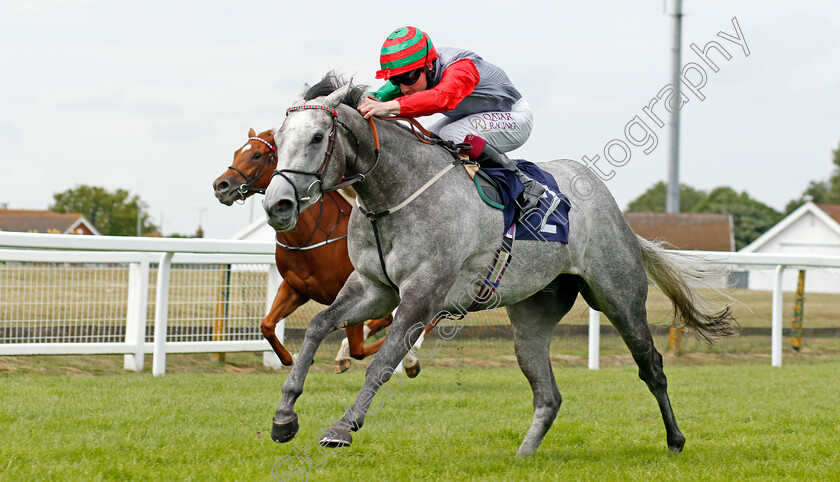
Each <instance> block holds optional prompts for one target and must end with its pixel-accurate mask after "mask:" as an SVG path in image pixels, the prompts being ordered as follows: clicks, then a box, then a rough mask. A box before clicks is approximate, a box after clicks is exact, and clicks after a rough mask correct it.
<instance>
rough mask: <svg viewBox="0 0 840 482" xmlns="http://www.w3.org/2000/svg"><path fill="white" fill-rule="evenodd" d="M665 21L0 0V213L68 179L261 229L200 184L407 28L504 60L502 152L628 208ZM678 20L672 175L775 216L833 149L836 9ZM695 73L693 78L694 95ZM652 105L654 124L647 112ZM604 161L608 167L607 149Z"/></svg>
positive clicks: (450, 7)
mask: <svg viewBox="0 0 840 482" xmlns="http://www.w3.org/2000/svg"><path fill="white" fill-rule="evenodd" d="M314 6H318V10H314V9H313V7H314ZM670 8H671V7H670V2H669V4H668V6H666V4H665V2H663V1H662V0H655V1H654V0H652V1H633V2H629V1H626V0H612V1H603V2H594V1H574V2H572V1H559V0H550V1H527V0H522V1H516V2H510V1H482V2H452V1H446V2H440V1H434V0H426V1H423V2H382V1H376V2H374V1H367V0H357V1H343V2H315V3H313V2H301V1H289V0H280V1H278V0H273V1H251V2H249V1H240V2H231V1H224V2H218V1H173V0H167V1H154V0H152V1H150V0H144V1H92V0H68V1H57V0H26V1H19V2H11V1H4V2H2V4H0V70H2V72H3V74H2V76H0V146H2V148H0V159H2V166H3V173H4V174H5V176H4V180H5V183H4V184H5V188H4V189H2V191H0V204H7V205H8V207H9V208H15V209H46V208H47V206H48V205H49V204H50V203H51V202H52V195H53V193H56V192H60V191H64V190H66V189H69V188H72V187H74V186H77V185H79V184H92V185H98V186H103V187H106V188H108V189H110V190H114V189H117V188H124V189H127V190H129V191H130V192H131V193H132V194H138V195H139V196H140V197H141V198H142V199H143V200H144V201H146V202H147V203H148V204H149V210H150V212H151V214H152V216H153V219H154V220H155V221H156V222H157V223H160V221H161V219H163V232H164V233H165V234H171V233H173V232H177V233H184V234H185V233H193V232H195V230H196V228H197V227H198V224H199V220H201V223H202V224H203V227H204V229H205V232H206V235H207V236H208V237H220V238H227V237H230V236H232V235H233V234H234V233H235V232H236V231H239V230H240V229H242V228H243V227H245V226H246V225H247V224H248V223H249V221H250V220H251V218H252V216H253V218H254V219H257V218H262V217H263V214H262V212H261V211H260V208H259V204H257V205H256V207H254V208H251V207H250V204H251V203H250V202H249V203H248V204H247V205H245V206H240V205H235V206H233V207H226V206H222V205H221V204H219V203H218V202H217V201H216V200H215V198H214V197H213V193H212V188H211V182H212V181H213V180H214V179H215V178H216V177H217V176H218V175H219V174H221V172H222V171H224V169H225V168H226V167H227V166H228V165H229V164H230V163H231V161H232V158H233V152H234V150H236V149H237V148H239V147H241V146H242V145H243V144H244V142H245V141H246V137H247V133H248V129H249V128H251V127H253V128H254V129H256V130H257V131H258V132H259V131H262V130H265V129H268V128H271V127H279V126H280V124H281V123H282V120H283V117H284V112H285V109H286V108H287V107H288V106H289V105H290V103H291V102H292V100H293V99H294V97H295V95H296V94H297V93H298V91H299V90H300V88H301V86H302V84H303V83H304V82H310V83H312V82H315V81H317V80H318V79H320V78H321V76H323V74H324V73H325V72H327V71H328V70H330V69H336V70H338V71H340V72H342V73H345V74H347V75H348V76H353V77H354V78H355V81H356V82H360V83H365V84H371V85H377V86H378V84H379V83H378V81H376V80H375V79H374V77H373V74H374V72H375V71H376V70H377V68H378V60H379V59H378V52H379V47H380V46H381V44H382V42H383V40H384V39H385V37H386V36H387V35H388V34H389V33H390V32H391V31H392V30H393V29H395V28H397V27H401V26H404V25H415V26H417V27H419V28H421V29H423V30H425V31H426V32H428V33H429V34H430V35H431V37H432V39H433V41H434V43H435V44H436V45H440V46H454V47H461V48H466V49H470V50H473V51H475V52H477V53H479V54H480V55H481V56H483V57H484V58H485V59H486V60H489V61H490V62H493V63H495V64H497V65H499V66H500V67H502V68H503V69H505V70H506V71H507V73H508V75H509V77H510V78H511V79H512V80H513V82H514V83H515V84H516V85H517V87H518V88H519V90H520V91H521V92H522V93H523V95H524V96H525V97H526V98H527V99H528V100H529V101H530V103H531V105H532V107H533V110H534V117H535V126H534V131H533V134H532V135H531V138H530V140H529V141H528V142H527V143H526V144H525V146H523V147H522V148H520V149H519V150H517V151H514V153H513V154H512V156H513V157H521V158H526V159H529V160H533V161H536V162H540V161H547V160H551V159H555V158H561V157H562V158H571V159H576V160H582V159H583V157H584V156H588V157H589V158H590V159H594V156H596V155H599V156H600V157H601V158H602V159H601V160H600V161H598V164H597V165H598V166H599V167H602V168H603V171H604V172H605V173H607V174H608V173H609V172H610V171H612V172H614V175H613V176H612V178H611V179H610V180H609V181H607V185H608V186H609V188H610V189H611V190H612V192H613V194H614V196H615V197H616V199H617V201H618V203H619V205H620V206H621V207H622V208H625V207H626V206H627V203H628V202H629V201H631V200H632V199H634V198H635V197H637V196H639V195H640V194H642V193H643V192H644V191H645V190H646V189H648V188H649V187H651V186H652V185H653V184H654V183H656V182H657V181H660V180H665V177H666V173H667V159H668V149H669V141H668V128H667V126H666V127H663V128H659V127H658V126H656V125H655V123H654V121H653V120H652V119H651V117H650V116H647V115H646V114H645V112H644V111H643V108H645V107H646V106H648V105H650V104H651V102H652V101H653V100H654V99H655V98H656V97H657V95H658V94H659V93H660V91H662V89H663V87H665V86H666V85H667V84H669V82H670V74H669V72H670V69H671V54H670V49H671V39H672V18H671V17H670V16H668V14H667V12H666V10H667V9H670ZM683 8H684V12H685V17H684V20H683V64H688V63H691V62H693V63H695V64H696V65H698V66H700V67H701V68H702V69H703V73H704V74H705V75H706V77H707V78H706V79H705V86H704V87H703V88H702V89H700V90H699V95H695V94H693V93H691V92H685V94H686V96H687V98H688V102H687V103H686V104H685V105H683V108H682V137H681V150H680V152H681V161H682V162H681V167H680V170H681V176H680V178H681V179H680V180H681V182H683V183H686V184H689V185H691V186H693V187H695V188H700V189H705V190H709V189H712V188H714V187H717V186H720V185H728V186H731V187H733V188H734V189H736V190H738V191H746V192H748V193H749V194H750V196H753V197H755V198H757V199H758V200H760V201H762V202H764V203H767V204H769V205H771V206H773V207H774V208H776V209H779V210H781V209H783V208H784V205H785V204H786V203H787V202H788V201H789V200H791V199H792V198H795V197H798V196H799V195H800V194H801V193H802V191H803V190H804V189H805V188H806V187H807V185H808V182H809V181H811V180H823V179H826V178H827V177H828V176H829V174H830V172H831V168H832V164H831V151H832V149H836V148H837V147H838V143H840V62H838V58H840V57H838V53H837V52H838V51H840V22H839V21H838V18H840V2H837V1H829V0H826V1H800V2H768V1H759V0H755V1H738V2H733V1H699V0H686V1H685V2H684V7H683ZM733 18H736V19H737V23H738V25H739V26H740V29H741V32H742V37H743V39H744V41H745V43H746V47H743V46H740V45H738V44H737V43H735V42H733V41H731V40H727V39H726V38H724V37H721V36H719V35H718V33H719V32H723V33H724V34H725V35H729V36H730V39H731V38H734V37H736V36H737V33H736V30H735V27H734V26H733ZM712 40H714V41H717V42H718V43H719V44H720V45H721V46H722V47H723V48H724V49H725V50H726V51H727V53H728V54H729V55H730V56H731V58H730V59H729V60H725V59H724V58H723V57H722V56H720V55H719V53H717V52H712V53H710V54H709V55H710V57H711V59H712V60H713V61H715V62H714V63H715V64H716V65H717V67H718V68H719V71H718V72H716V73H715V72H714V71H713V70H712V68H711V67H710V66H709V65H708V64H705V63H704V62H703V61H702V60H700V59H699V57H698V56H697V55H696V54H695V53H693V52H692V51H691V50H690V48H689V46H690V44H692V43H693V44H696V45H697V46H698V47H699V48H701V49H702V48H704V47H705V46H706V45H707V44H708V42H710V41H712ZM745 49H748V51H749V55H748V56H747V55H746V52H745ZM700 75H701V74H700V73H699V72H698V71H696V70H695V71H694V72H693V73H692V74H689V76H690V78H691V79H693V81H694V82H696V83H699V81H700V80H701V77H700ZM701 97H703V100H701ZM652 111H653V112H654V113H657V112H658V113H659V114H660V116H661V117H662V118H663V120H665V121H666V122H667V113H666V112H665V111H664V110H663V107H662V102H660V103H658V104H654V106H653V110H652ZM635 116H639V118H640V119H642V120H643V121H645V122H646V125H648V127H649V128H650V131H651V132H652V133H653V134H654V135H656V136H657V142H658V144H657V145H656V147H655V148H652V149H651V147H652V144H651V143H650V142H649V143H648V144H647V146H642V147H636V146H633V145H632V144H630V143H628V140H627V139H626V135H625V126H626V125H627V124H628V123H629V122H631V121H632V120H633V119H634V118H635ZM640 129H641V128H640V127H635V128H633V129H631V133H635V135H636V136H637V137H641V133H642V131H641V130H640ZM613 139H618V140H620V141H622V142H624V143H625V144H626V145H627V146H628V147H630V159H629V161H626V164H624V165H622V166H620V167H614V166H611V165H610V164H609V163H608V162H606V160H604V159H603V158H604V148H605V146H607V145H608V143H609V142H610V141H611V140H613ZM616 146H617V147H616ZM646 148H647V150H648V151H649V153H647V154H646V153H645V152H644V150H645V149H646ZM610 153H611V155H613V157H614V158H616V159H617V160H618V161H621V160H622V159H621V157H623V156H622V155H620V154H622V151H621V147H620V145H618V144H613V147H612V148H611V149H610Z"/></svg>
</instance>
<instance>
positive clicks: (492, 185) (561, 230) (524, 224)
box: [464, 160, 571, 243]
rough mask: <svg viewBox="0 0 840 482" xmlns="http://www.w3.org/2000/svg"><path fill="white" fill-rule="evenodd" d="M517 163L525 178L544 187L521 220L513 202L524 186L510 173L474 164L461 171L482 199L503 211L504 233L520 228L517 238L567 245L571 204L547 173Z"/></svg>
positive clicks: (516, 206) (521, 162)
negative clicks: (544, 189) (540, 195)
mask: <svg viewBox="0 0 840 482" xmlns="http://www.w3.org/2000/svg"><path fill="white" fill-rule="evenodd" d="M517 163H518V166H519V169H520V170H521V171H522V172H523V173H524V174H525V175H526V176H528V177H530V178H531V179H533V180H535V181H536V182H539V183H540V184H542V185H543V187H545V188H546V191H545V194H543V197H542V199H541V200H540V204H539V206H538V207H537V209H534V210H533V211H530V212H529V213H527V215H526V216H524V219H520V213H519V205H518V203H517V202H516V198H517V196H518V195H519V194H520V193H521V192H522V190H523V189H524V186H523V185H522V183H521V182H520V181H519V180H518V179H517V178H516V176H515V175H514V174H512V172H511V171H509V170H506V169H501V168H492V167H491V168H479V167H478V165H476V164H464V169H466V171H467V174H469V176H470V177H471V178H472V180H473V183H474V184H475V188H476V191H477V192H478V196H479V197H480V198H481V200H482V201H484V203H485V204H487V205H488V206H491V207H493V208H495V209H499V210H501V211H502V212H503V215H504V221H505V233H509V232H511V229H512V228H513V227H514V226H515V225H519V226H520V228H521V229H519V230H518V231H515V232H516V239H530V240H536V241H554V242H561V243H567V242H568V235H569V211H570V208H571V202H570V201H569V199H568V198H567V197H566V196H565V195H563V194H562V193H561V192H560V191H559V189H558V188H557V181H556V180H555V179H554V177H553V176H551V175H550V174H549V173H547V172H546V171H543V170H542V169H540V168H539V166H537V165H536V164H534V163H531V162H528V161H524V160H519V161H517Z"/></svg>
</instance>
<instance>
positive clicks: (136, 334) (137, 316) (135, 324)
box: [123, 260, 149, 372]
mask: <svg viewBox="0 0 840 482" xmlns="http://www.w3.org/2000/svg"><path fill="white" fill-rule="evenodd" d="M148 305H149V261H148V260H143V261H140V262H139V263H131V264H130V265H129V268H128V307H127V310H126V311H127V312H126V323H125V342H126V343H128V344H132V345H134V346H135V347H136V348H135V349H134V353H130V354H126V355H125V359H124V361H123V368H125V369H126V370H134V371H135V372H142V371H143V362H144V360H143V358H144V356H145V350H144V349H143V346H144V344H145V343H146V310H147V309H148Z"/></svg>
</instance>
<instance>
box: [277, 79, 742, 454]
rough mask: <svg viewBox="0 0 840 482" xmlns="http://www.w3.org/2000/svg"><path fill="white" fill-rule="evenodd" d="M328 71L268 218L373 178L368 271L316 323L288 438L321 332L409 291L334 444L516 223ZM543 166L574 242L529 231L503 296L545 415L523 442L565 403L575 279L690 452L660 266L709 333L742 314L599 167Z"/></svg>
mask: <svg viewBox="0 0 840 482" xmlns="http://www.w3.org/2000/svg"><path fill="white" fill-rule="evenodd" d="M322 82H334V83H335V90H334V91H333V92H332V93H331V94H329V95H326V96H322V97H319V98H317V99H314V100H312V101H308V102H304V101H303V100H298V101H296V103H295V104H294V105H293V107H291V108H290V109H289V111H287V117H286V119H285V121H284V123H283V125H282V127H281V128H280V130H279V131H278V132H277V134H276V137H275V140H276V142H277V158H278V161H277V169H278V170H277V171H275V176H274V178H273V179H272V181H271V184H270V185H269V187H268V189H267V190H266V195H265V199H264V201H263V207H264V208H265V211H266V213H267V217H268V223H269V224H270V225H271V226H273V227H274V228H275V229H278V230H285V229H291V228H293V227H294V226H295V222H296V220H297V216H298V214H299V212H300V211H302V210H303V209H306V207H307V206H308V205H309V203H311V202H314V201H315V200H317V198H318V196H319V195H320V193H321V192H322V191H325V190H329V189H333V188H335V187H336V186H337V185H339V184H344V183H347V182H353V181H360V182H356V183H355V184H354V188H355V189H356V192H357V193H358V204H359V206H360V207H361V208H362V209H355V210H354V211H353V214H352V217H351V219H350V225H349V233H350V236H349V252H350V259H351V261H352V262H353V266H354V267H355V271H354V272H353V273H352V274H351V275H350V277H349V279H348V280H347V283H346V284H345V285H344V288H342V290H341V292H340V293H339V294H338V297H337V298H336V300H335V302H334V303H333V304H332V305H331V306H330V307H329V308H327V309H326V310H324V311H322V312H321V313H319V314H318V315H316V316H315V317H314V318H313V320H312V322H311V323H310V325H309V327H308V328H307V330H306V335H305V339H304V341H303V345H302V347H301V350H300V353H299V355H298V358H297V363H296V364H295V366H294V367H293V368H292V370H291V372H290V373H289V376H288V377H287V378H286V381H285V383H284V384H283V399H282V401H281V403H280V405H279V406H278V408H277V412H276V414H275V416H274V419H273V426H272V432H271V436H272V439H274V440H275V441H277V442H286V441H289V440H291V439H292V438H293V437H294V436H295V435H296V433H297V431H298V429H299V425H298V420H297V414H296V413H295V411H294V404H295V401H296V400H297V399H298V397H299V396H300V395H301V393H302V391H303V384H304V380H305V377H306V374H307V371H308V369H309V367H310V365H311V364H312V361H313V357H314V355H315V351H316V350H317V348H318V346H319V345H320V343H321V342H322V340H323V339H324V338H325V337H326V336H327V335H328V334H329V333H330V332H332V331H334V330H337V329H339V328H343V327H344V326H346V325H347V324H355V323H362V322H364V321H365V320H368V319H372V318H379V317H382V316H385V315H386V314H388V313H390V312H391V311H392V310H393V309H394V308H395V307H396V306H397V305H398V304H399V310H397V313H396V316H395V317H394V321H393V325H392V327H391V331H390V332H389V333H388V336H387V338H386V340H385V343H384V344H383V346H382V348H381V350H380V352H379V354H377V355H376V357H375V358H374V359H373V361H372V362H371V364H370V366H369V368H368V369H367V372H366V378H365V382H364V385H363V387H362V389H361V390H360V392H359V393H358V395H357V397H356V399H355V402H354V404H353V405H352V406H350V407H349V408H348V409H347V411H346V412H345V414H344V416H343V417H342V418H341V420H339V421H336V422H334V423H333V424H332V425H331V426H330V427H329V429H327V430H325V431H324V432H322V434H321V436H320V438H319V443H321V444H323V445H329V446H344V445H349V444H350V443H351V442H352V436H351V432H354V431H357V430H359V429H360V428H361V427H362V424H363V423H364V421H365V415H366V413H367V411H368V410H369V409H370V405H371V402H372V400H373V398H374V396H375V394H376V393H377V390H378V389H379V387H380V386H381V385H382V384H384V383H385V382H387V381H388V380H389V379H390V378H391V376H392V374H393V372H394V368H395V367H396V366H397V364H398V363H399V361H400V360H401V359H402V358H403V356H405V354H406V352H407V351H408V350H409V348H410V347H411V346H412V345H413V344H414V342H415V340H416V339H417V338H418V337H419V335H420V334H421V333H422V331H423V327H424V326H425V325H426V324H427V323H428V322H429V321H431V320H432V319H434V318H435V317H436V316H440V315H442V314H459V313H460V314H463V312H464V310H465V308H464V306H467V305H469V303H470V301H471V300H470V299H469V298H471V296H472V294H474V293H478V292H479V290H480V288H481V285H482V283H483V280H484V278H485V276H486V274H487V269H488V267H489V266H491V265H493V261H494V257H495V255H496V250H497V248H498V247H499V246H500V245H501V243H502V234H503V230H504V226H503V224H504V223H503V217H502V214H501V211H499V210H497V209H494V208H491V207H489V206H488V205H486V204H485V203H484V202H482V200H481V199H480V198H479V196H478V195H477V193H476V189H475V186H474V185H473V182H472V181H471V180H470V178H469V177H468V174H467V173H466V172H465V170H464V169H463V168H461V167H456V168H452V166H453V165H454V164H455V163H453V155H451V153H450V152H449V151H447V150H446V149H444V148H442V147H441V146H438V145H427V144H424V143H421V142H418V140H417V139H416V138H415V137H414V135H412V133H411V132H410V131H409V130H408V129H406V128H405V127H404V126H401V125H399V124H398V123H395V122H384V121H382V120H380V119H377V120H376V121H375V122H372V123H370V124H369V122H368V121H366V120H365V119H364V118H363V117H362V116H361V115H360V114H359V113H358V112H357V111H356V110H355V108H354V107H355V106H356V105H357V104H358V101H359V99H360V98H361V96H362V95H364V89H363V88H362V87H358V86H353V85H351V84H348V83H344V84H343V85H339V84H341V82H340V81H336V79H335V78H332V79H330V78H329V75H328V77H326V78H325V79H324V81H322ZM372 125H375V128H376V131H377V132H378V141H376V140H375V137H374V133H373V132H372V129H371V127H372ZM377 144H378V145H377ZM377 147H378V149H377ZM540 167H542V168H543V169H545V170H546V171H548V172H549V173H551V174H552V175H553V176H554V177H555V178H556V179H557V181H558V185H559V188H560V190H561V191H562V192H563V193H565V194H566V195H567V196H568V197H569V199H570V201H571V206H572V209H571V212H570V214H569V223H570V232H569V239H568V244H563V243H554V242H552V243H549V242H543V241H518V242H517V243H516V244H515V246H514V248H513V252H512V253H511V256H512V259H514V260H515V261H514V262H511V264H510V266H509V269H508V270H507V272H505V274H504V278H503V279H502V282H501V284H500V286H499V287H498V289H497V290H496V292H495V293H494V300H493V303H492V306H505V307H506V308H507V312H508V315H509V317H510V321H511V325H512V329H513V334H514V343H515V350H516V358H517V361H518V362H519V366H520V368H521V370H522V372H523V373H524V374H525V377H526V378H527V379H528V382H529V383H530V385H531V389H532V391H533V399H534V401H533V404H534V416H533V421H532V423H531V426H530V428H529V429H528V432H527V434H526V435H525V438H524V440H523V442H522V445H521V446H520V447H519V450H518V452H517V455H521V456H524V455H530V454H532V453H533V452H534V451H535V450H536V449H537V447H539V445H540V442H541V441H542V439H543V437H544V436H545V434H546V432H547V431H548V429H549V428H550V427H551V424H552V423H553V421H554V419H555V417H556V415H557V411H558V409H559V408H560V403H561V397H560V392H559V391H558V389H557V385H556V383H555V380H554V374H553V372H552V368H551V361H550V359H549V345H550V343H551V338H552V334H553V332H554V327H555V325H556V324H557V323H558V322H559V321H560V319H561V318H562V317H563V316H564V315H565V314H566V313H568V311H569V310H570V309H571V307H572V305H573V304H574V302H575V299H576V297H577V295H578V293H580V294H581V295H582V296H583V298H584V299H585V300H586V302H587V303H588V304H589V306H591V307H593V308H595V309H596V310H599V311H601V312H603V313H604V314H605V315H606V316H607V318H609V320H610V322H611V323H612V324H613V325H614V326H615V327H616V329H617V330H618V332H619V333H620V334H621V337H622V339H623V340H624V342H625V344H626V345H627V347H628V348H629V349H630V352H631V353H632V355H633V359H634V360H635V362H636V364H637V365H638V367H639V377H640V378H641V379H642V380H643V381H644V382H645V383H646V384H647V386H648V388H649V389H650V391H651V392H652V393H653V396H654V397H655V398H656V401H657V403H658V404H659V410H660V412H661V413H662V418H663V420H664V422H665V430H666V434H667V444H668V447H669V448H670V449H671V450H672V451H674V452H680V451H681V450H682V448H683V446H684V444H685V437H684V436H683V434H682V432H680V430H679V428H678V427H677V422H676V419H675V417H674V413H673V411H672V409H671V402H670V400H669V398H668V390H667V380H666V377H665V374H664V372H663V368H662V356H661V355H660V354H659V352H657V350H656V348H655V347H654V344H653V338H652V336H651V332H650V328H649V326H648V322H647V315H646V311H645V300H646V299H647V292H648V280H651V281H652V282H653V283H655V284H656V285H657V286H658V287H659V288H660V289H661V290H662V291H663V292H664V293H665V294H666V295H667V296H668V297H669V298H670V299H671V301H672V302H673V304H674V312H675V316H676V319H677V320H678V321H679V322H680V323H681V324H682V325H684V326H686V327H687V328H688V329H690V330H692V331H693V332H694V333H695V334H696V335H697V336H698V337H700V338H702V339H704V340H706V341H708V342H709V343H711V342H712V341H713V340H715V339H716V338H718V337H720V336H725V335H729V334H732V333H733V332H734V326H735V324H734V323H735V322H734V319H733V318H732V316H731V314H730V312H729V310H728V308H723V309H719V308H716V307H713V306H711V305H709V304H708V303H706V302H705V300H703V299H702V298H701V297H699V296H698V294H697V293H696V292H695V290H694V289H693V288H692V287H691V286H690V285H689V283H688V279H689V278H692V277H694V276H698V272H696V271H693V270H691V269H690V268H689V267H688V265H687V264H686V263H684V262H681V260H680V258H679V257H678V256H677V255H675V254H672V253H668V252H667V251H666V250H665V249H664V248H663V247H661V246H659V245H658V244H656V243H651V242H648V241H646V240H644V239H642V238H640V237H638V236H637V235H636V234H635V233H634V232H633V230H632V229H631V228H630V226H629V225H628V224H627V221H625V219H624V216H623V215H622V213H621V210H620V209H619V207H618V206H617V205H616V202H615V200H614V199H613V197H612V195H611V194H610V192H609V190H608V189H607V187H606V186H605V185H604V184H603V183H602V182H601V181H600V179H598V177H597V176H595V175H594V174H593V173H592V172H591V171H590V170H588V169H587V168H586V167H584V166H583V165H581V164H579V163H577V162H574V161H570V160H556V161H552V162H547V163H542V164H540ZM433 178H437V179H433ZM430 181H434V182H430ZM406 202H407V203H406ZM397 208H399V209H397ZM485 306H486V305H485ZM452 323H454V322H452ZM450 328H452V329H454V330H457V328H458V326H457V325H455V324H453V325H450Z"/></svg>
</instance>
